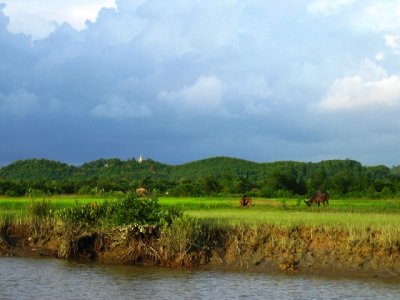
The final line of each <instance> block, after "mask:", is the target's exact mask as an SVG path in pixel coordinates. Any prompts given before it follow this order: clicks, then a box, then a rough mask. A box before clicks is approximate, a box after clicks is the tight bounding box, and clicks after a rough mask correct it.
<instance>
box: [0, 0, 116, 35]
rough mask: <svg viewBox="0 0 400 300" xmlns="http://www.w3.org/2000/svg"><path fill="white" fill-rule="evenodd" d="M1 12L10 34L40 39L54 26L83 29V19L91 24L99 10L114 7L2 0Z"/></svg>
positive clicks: (106, 2) (109, 2) (92, 0)
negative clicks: (3, 6)
mask: <svg viewBox="0 0 400 300" xmlns="http://www.w3.org/2000/svg"><path fill="white" fill-rule="evenodd" d="M2 2H3V3H5V4H6V8H5V9H4V12H5V14H6V15H7V16H9V17H10V24H9V27H8V29H9V30H10V31H11V32H14V33H19V32H23V33H26V34H30V35H32V36H33V38H34V39H41V38H44V37H46V36H47V35H48V34H49V33H50V32H52V31H53V30H54V29H55V28H56V27H57V24H62V23H64V22H67V23H69V24H71V25H72V26H73V27H74V28H75V29H83V28H85V27H86V26H85V22H86V20H91V21H95V20H96V17H97V14H98V12H99V11H100V10H101V8H103V7H115V0H84V1H79V0H58V1H55V0H53V1H46V2H44V1H42V0H19V1H15V0H2Z"/></svg>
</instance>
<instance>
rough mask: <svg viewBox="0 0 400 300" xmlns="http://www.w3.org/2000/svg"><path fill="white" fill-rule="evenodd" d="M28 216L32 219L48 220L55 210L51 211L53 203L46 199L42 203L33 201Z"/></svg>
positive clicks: (28, 209)
mask: <svg viewBox="0 0 400 300" xmlns="http://www.w3.org/2000/svg"><path fill="white" fill-rule="evenodd" d="M27 213H28V216H29V217H31V218H46V217H51V216H52V214H53V210H52V209H51V202H50V200H47V199H46V198H43V199H42V200H40V201H35V200H33V199H32V200H31V201H30V203H29V205H28V207H27Z"/></svg>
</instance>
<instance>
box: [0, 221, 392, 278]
mask: <svg viewBox="0 0 400 300" xmlns="http://www.w3.org/2000/svg"><path fill="white" fill-rule="evenodd" d="M0 254H1V255H2V256H45V257H57V258H60V259H76V260H85V261H87V260H90V261H94V262H98V263H107V264H132V265H155V266H161V267H171V268H194V267H200V266H206V267H228V268H237V269H254V268H257V269H261V270H262V269H268V270H279V271H282V272H290V273H292V272H293V273H314V274H319V273H327V274H329V273H339V274H348V273H362V274H365V275H367V276H371V277H393V278H400V237H399V235H398V232H394V231H393V230H392V231H385V230H384V229H381V230H371V229H368V228H366V229H363V230H360V229H351V228H339V229H334V228H325V227H321V228H317V227H311V226H309V227H307V226H292V227H282V226H276V225H270V224H266V225H262V224H260V225H235V226H216V225H213V226H211V225H205V224H199V223H198V222H192V221H191V220H189V219H186V218H182V219H179V220H177V221H175V222H174V223H173V224H172V225H171V226H169V227H165V228H155V227H153V226H133V225H129V226H120V227H115V228H113V229H110V228H107V229H105V228H103V229H101V228H98V229H93V228H90V227H87V226H82V225H81V226H73V225H66V224H63V223H60V222H57V221H55V220H52V219H49V220H47V221H46V222H44V221H43V220H42V221H41V222H38V223H35V222H31V223H20V224H12V223H10V224H6V225H3V226H2V228H1V232H0Z"/></svg>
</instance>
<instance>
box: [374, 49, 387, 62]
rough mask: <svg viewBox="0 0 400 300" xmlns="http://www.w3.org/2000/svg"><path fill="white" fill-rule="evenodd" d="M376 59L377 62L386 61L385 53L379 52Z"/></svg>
mask: <svg viewBox="0 0 400 300" xmlns="http://www.w3.org/2000/svg"><path fill="white" fill-rule="evenodd" d="M375 59H376V60H377V61H382V60H384V59H385V53H383V52H381V51H380V52H378V53H377V54H375Z"/></svg>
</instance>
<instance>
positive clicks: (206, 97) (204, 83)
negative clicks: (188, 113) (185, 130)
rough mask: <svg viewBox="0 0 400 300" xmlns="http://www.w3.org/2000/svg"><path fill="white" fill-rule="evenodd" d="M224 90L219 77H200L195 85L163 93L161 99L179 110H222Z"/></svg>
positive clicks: (160, 94)
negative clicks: (181, 108) (182, 108)
mask: <svg viewBox="0 0 400 300" xmlns="http://www.w3.org/2000/svg"><path fill="white" fill-rule="evenodd" d="M224 89H225V88H224V83H223V82H222V81H221V80H220V79H219V78H218V77H217V76H214V75H211V76H200V77H199V78H198V79H197V80H196V82H195V83H193V84H192V85H189V86H185V87H183V88H182V89H180V90H178V91H162V92H161V93H159V98H160V100H162V101H164V102H166V103H168V104H170V105H173V106H176V107H177V108H180V107H184V108H187V109H190V110H193V111H195V112H206V111H213V110H218V109H219V108H221V105H222V97H223V94H224Z"/></svg>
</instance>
